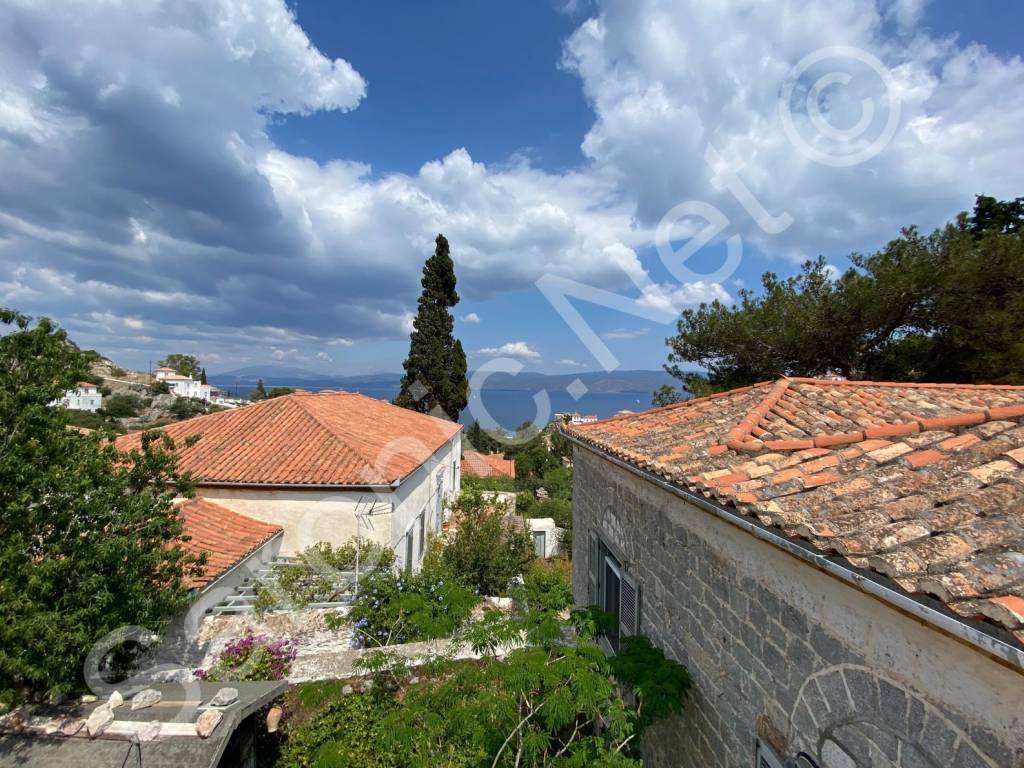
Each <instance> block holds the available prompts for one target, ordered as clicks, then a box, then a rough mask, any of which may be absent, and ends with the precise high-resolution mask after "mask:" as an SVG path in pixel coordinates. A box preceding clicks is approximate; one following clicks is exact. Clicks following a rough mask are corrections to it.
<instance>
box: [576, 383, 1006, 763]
mask: <svg viewBox="0 0 1024 768" xmlns="http://www.w3.org/2000/svg"><path fill="white" fill-rule="evenodd" d="M565 431H566V434H567V435H568V436H569V437H570V438H571V439H572V441H573V442H574V443H575V451H574V452H575V457H574V461H575V467H576V469H575V491H574V501H573V504H574V510H573V515H574V537H573V539H574V545H573V546H574V553H573V554H574V558H573V577H574V578H573V581H574V585H575V587H574V588H575V592H576V602H577V603H578V604H580V605H585V604H597V605H599V606H601V607H602V608H604V609H605V610H607V611H609V612H611V613H614V614H616V615H617V616H618V617H619V622H618V623H619V626H618V628H617V630H616V631H613V632H611V633H609V636H608V637H607V638H605V643H606V645H607V646H608V647H609V650H612V651H613V650H615V648H616V647H618V645H619V643H620V642H621V638H622V636H624V635H628V634H631V633H642V634H644V635H647V636H648V637H650V638H651V640H652V641H653V642H654V643H655V644H656V645H657V646H659V647H660V648H662V649H663V650H664V651H665V652H666V654H667V655H669V656H670V657H672V658H674V659H677V660H678V661H681V662H682V663H684V664H686V665H687V667H688V668H689V670H690V673H691V675H692V677H693V689H692V692H691V695H690V698H689V699H688V701H687V704H686V709H685V711H684V714H683V715H682V716H681V717H679V718H673V719H671V720H669V721H665V722H662V723H659V724H658V725H656V726H655V727H654V728H652V730H651V731H650V732H649V733H648V735H647V736H646V737H645V743H644V752H645V756H646V758H647V763H646V764H648V765H652V766H684V767H693V768H698V767H699V768H712V767H713V766H721V767H722V768H726V767H728V768H735V767H738V766H755V765H756V766H757V767H758V768H769V767H770V766H776V765H785V764H787V763H786V761H789V760H792V761H794V762H793V763H792V764H793V765H799V766H819V767H820V768H826V767H827V768H869V767H870V768H882V767H886V768H888V767H893V768H897V767H898V768H914V767H917V766H921V767H924V768H951V767H953V768H975V767H976V766H977V767H982V766H983V767H985V768H1021V766H1024V387H998V386H960V385H927V384H922V385H909V384H892V383H874V382H849V381H818V380H813V379H782V380H780V381H777V382H767V383H764V384H758V385H755V386H752V387H747V388H744V389H740V390H734V391H731V392H726V393H722V394H720V395H715V396H712V397H708V398H702V399H699V400H691V401H688V402H685V403H680V404H676V405H671V406H667V407H665V408H660V409H656V410H653V411H649V412H647V413H642V414H633V415H627V416H622V417H617V418H613V419H609V420H605V421H602V422H598V423H595V424H588V425H579V426H575V427H571V426H570V427H567V428H566V430H565ZM758 752H760V754H758ZM762 759H763V762H762Z"/></svg>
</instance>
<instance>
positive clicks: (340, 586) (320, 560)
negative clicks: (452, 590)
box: [255, 537, 395, 614]
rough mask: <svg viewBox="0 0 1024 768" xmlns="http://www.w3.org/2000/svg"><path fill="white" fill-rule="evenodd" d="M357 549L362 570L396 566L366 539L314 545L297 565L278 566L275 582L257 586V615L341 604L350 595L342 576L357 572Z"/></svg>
mask: <svg viewBox="0 0 1024 768" xmlns="http://www.w3.org/2000/svg"><path fill="white" fill-rule="evenodd" d="M357 548H358V550H359V562H360V568H361V570H369V569H371V568H375V567H377V568H387V567H390V566H391V565H392V564H393V563H394V562H395V553H394V552H392V551H391V550H390V549H388V548H387V547H385V546H383V545H382V544H378V543H377V542H375V541H371V540H369V539H365V538H356V537H353V538H351V539H349V540H348V541H346V542H345V543H344V544H341V545H339V546H337V547H332V546H331V545H330V544H328V543H327V542H320V543H318V544H314V545H313V546H311V547H307V548H306V549H305V550H303V551H302V552H301V553H300V554H299V555H298V557H297V562H296V563H294V564H290V565H280V566H278V567H277V568H276V569H275V572H274V578H273V579H272V580H271V581H268V582H257V584H256V605H255V610H256V612H257V613H259V614H262V613H265V612H266V611H269V610H272V609H274V608H276V607H278V606H279V605H281V604H282V603H286V604H288V607H291V608H300V607H304V606H307V605H309V604H310V603H312V602H331V601H336V600H338V599H339V598H340V597H341V596H342V595H343V594H345V593H346V592H348V591H349V587H348V584H347V582H344V581H342V580H341V579H340V578H339V576H340V574H339V573H338V572H339V571H351V570H353V569H354V568H355V565H356V549H357Z"/></svg>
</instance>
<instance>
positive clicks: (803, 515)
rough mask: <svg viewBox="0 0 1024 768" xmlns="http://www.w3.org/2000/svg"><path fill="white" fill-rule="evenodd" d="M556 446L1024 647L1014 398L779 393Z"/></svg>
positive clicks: (957, 388) (584, 427) (985, 393)
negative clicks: (835, 559)
mask: <svg viewBox="0 0 1024 768" xmlns="http://www.w3.org/2000/svg"><path fill="white" fill-rule="evenodd" d="M566 431H567V432H568V433H569V434H571V435H573V436H575V437H576V438H578V439H579V440H581V441H583V442H585V443H589V444H591V445H594V446H595V447H598V448H600V449H602V450H604V451H606V452H608V453H611V454H613V455H616V456H618V457H620V458H622V459H625V460H626V461H628V462H630V463H632V464H634V465H636V466H639V467H641V468H643V469H646V470H649V471H651V472H653V473H655V474H657V475H660V476H661V477H663V478H664V479H666V480H668V481H670V482H671V483H673V484H675V485H677V486H680V487H683V488H686V489H687V490H690V491H693V492H697V493H700V494H703V495H704V496H707V497H709V498H713V499H715V500H717V501H718V502H720V503H723V504H726V505H729V506H732V507H734V508H736V509H737V510H738V511H740V512H742V513H744V514H747V515H750V516H754V517H757V518H758V519H759V520H760V521H761V522H762V523H763V524H765V525H770V526H774V527H776V528H778V529H781V531H782V532H783V533H784V534H786V535H788V536H790V537H794V538H801V539H805V540H807V541H809V542H811V543H812V544H813V545H814V546H815V547H817V548H818V549H820V550H823V551H825V552H835V553H838V554H840V555H842V556H844V557H846V558H847V560H848V561H849V562H850V563H851V564H852V565H854V566H856V567H860V568H865V569H869V570H874V571H877V572H879V573H882V574H884V575H886V576H888V577H890V578H892V579H893V580H894V581H895V582H896V584H897V585H899V587H901V588H902V589H904V590H905V591H906V592H909V593H912V594H919V595H932V596H934V597H937V598H938V599H939V600H941V601H942V602H944V603H945V604H946V605H947V606H948V607H949V608H951V609H952V610H953V611H955V612H956V613H958V614H960V615H961V616H963V617H966V618H981V619H988V620H991V621H993V622H995V623H996V624H999V625H1001V626H1002V627H1005V628H1006V629H1008V630H1010V631H1011V632H1012V633H1013V634H1014V636H1015V637H1016V638H1017V640H1018V641H1019V642H1021V643H1022V644H1024V386H997V385H977V386H969V385H961V384H906V383H892V382H870V381H832V380H828V381H825V380H816V379H795V378H794V379H790V378H783V379H780V380H778V381H775V382H765V383H762V384H755V385H754V386H751V387H745V388H743V389H736V390H733V391H731V392H724V393H721V394H718V395H713V396H711V397H706V398H701V399H697V400H690V401H687V402H683V403H678V404H675V405H669V406H665V407H664V408H658V409H655V410H652V411H647V412H645V413H640V414H630V415H625V416H621V417H615V418H612V419H607V420H605V421H600V422H597V423H594V424H581V425H577V426H571V427H566Z"/></svg>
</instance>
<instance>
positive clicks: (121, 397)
mask: <svg viewBox="0 0 1024 768" xmlns="http://www.w3.org/2000/svg"><path fill="white" fill-rule="evenodd" d="M141 409H142V400H141V399H140V398H139V397H138V396H137V395H130V394H125V393H122V392H115V393H114V394H113V395H111V396H110V397H107V398H104V399H103V412H104V413H105V414H106V415H107V416H112V417H113V418H115V419H123V418H129V417H131V416H138V415H139V411H140V410H141Z"/></svg>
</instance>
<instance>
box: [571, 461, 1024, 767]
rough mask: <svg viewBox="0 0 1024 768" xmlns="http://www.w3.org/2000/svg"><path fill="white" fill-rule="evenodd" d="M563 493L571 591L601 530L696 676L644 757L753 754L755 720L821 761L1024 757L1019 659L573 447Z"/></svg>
mask: <svg viewBox="0 0 1024 768" xmlns="http://www.w3.org/2000/svg"><path fill="white" fill-rule="evenodd" d="M573 498H574V502H573V504H574V508H573V516H574V536H573V555H574V557H573V582H574V585H575V592H576V602H577V603H578V604H580V605H584V604H586V602H587V584H588V580H587V567H588V557H589V553H588V540H589V531H591V530H597V531H598V532H599V534H600V535H601V536H602V538H603V539H604V540H605V542H606V543H607V544H608V545H609V546H610V547H611V548H612V550H613V551H614V552H615V554H616V556H617V557H618V558H619V559H620V560H621V562H622V564H623V566H624V567H625V568H626V570H627V571H628V572H629V573H631V574H632V575H633V576H634V577H635V578H637V579H638V580H639V581H640V589H641V631H642V632H643V634H645V635H647V636H648V637H650V638H651V640H652V642H654V643H655V644H656V645H658V646H659V647H660V648H662V649H663V650H664V651H665V653H666V654H667V655H668V656H670V657H672V658H674V659H677V660H678V661H681V662H682V663H684V664H686V665H687V667H688V668H689V670H690V673H691V675H692V678H693V681H694V685H693V689H692V694H691V697H690V699H689V700H688V703H687V708H686V711H685V713H684V714H683V715H682V716H681V717H679V718H673V719H672V720H670V721H665V722H662V723H659V724H658V725H656V726H655V727H654V728H652V730H651V731H650V732H649V733H648V735H647V736H646V737H645V743H644V752H645V757H646V764H647V765H649V766H655V767H657V766H683V768H712V767H714V766H721V767H722V768H726V767H727V768H735V767H737V766H738V767H741V768H742V767H744V766H753V765H754V743H755V736H756V735H757V733H758V732H759V723H760V729H761V732H762V733H773V732H774V733H775V734H776V736H777V740H779V741H781V742H782V743H783V746H784V751H785V753H786V755H785V756H793V755H795V754H796V753H797V752H798V751H800V750H804V751H806V752H808V753H809V754H811V755H812V756H814V758H815V759H816V760H817V762H818V764H819V765H820V766H822V768H825V767H826V766H827V767H828V768H868V767H870V768H888V767H889V766H893V767H894V768H917V767H918V766H921V767H922V768H951V767H953V768H961V767H962V768H973V767H974V766H979V767H980V766H985V767H987V768H1022V767H1024V722H1022V718H1024V675H1021V674H1020V673H1019V672H1018V671H1015V670H1012V669H1009V668H1007V667H1006V666H1004V665H1002V664H1000V663H998V662H996V661H995V660H993V659H991V658H989V657H988V656H986V655H984V654H982V653H980V652H978V651H976V650H974V649H973V648H971V647H968V646H967V645H965V644H964V643H962V642H960V641H957V640H955V639H953V638H951V637H948V636H946V635H943V634H940V633H939V632H938V631H936V630H934V629H932V628H931V627H930V626H927V625H924V624H923V623H921V622H919V621H918V620H915V619H913V618H911V617H909V616H907V615H904V614H902V613H900V612H899V611H897V610H895V609H894V608H891V607H890V606H888V605H887V604H885V603H882V602H881V601H879V600H877V599H875V598H872V597H870V596H868V595H866V594H864V593H862V592H860V591H858V590H856V589H855V588H853V587H851V586H850V585H848V584H846V583H844V582H841V581H839V580H838V579H835V578H832V577H830V576H828V575H827V574H825V573H823V572H821V571H820V570H818V569H816V568H814V567H813V566H811V565H810V564H808V563H805V562H803V561H802V560H799V559H798V558H796V557H794V556H792V555H790V554H788V553H786V552H784V551H782V550H781V549H779V548H777V547H774V546H772V545H771V544H768V543H767V542H763V541H760V540H758V539H756V538H754V537H753V536H751V535H750V534H749V533H747V532H746V531H743V530H742V529H740V528H738V527H737V526H734V525H731V524H729V523H728V522H725V521H723V520H721V519H719V518H717V517H716V516H714V515H712V514H710V513H708V512H706V511H704V510H701V509H699V508H698V507H696V506H693V505H690V504H688V503H686V502H685V501H684V500H682V499H680V498H678V497H676V496H674V495H672V494H670V493H668V492H667V491H664V490H662V489H660V488H658V487H657V486H655V485H653V484H651V483H648V482H646V481H644V480H643V479H641V478H639V477H637V476H636V475H634V474H633V473H630V472H628V471H626V470H624V469H622V468H619V467H617V466H615V465H613V464H611V463H610V462H608V461H606V460H605V459H603V458H601V457H600V456H598V455H596V454H594V453H592V452H590V451H587V450H582V449H579V448H577V449H576V456H575V490H574V496H573Z"/></svg>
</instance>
